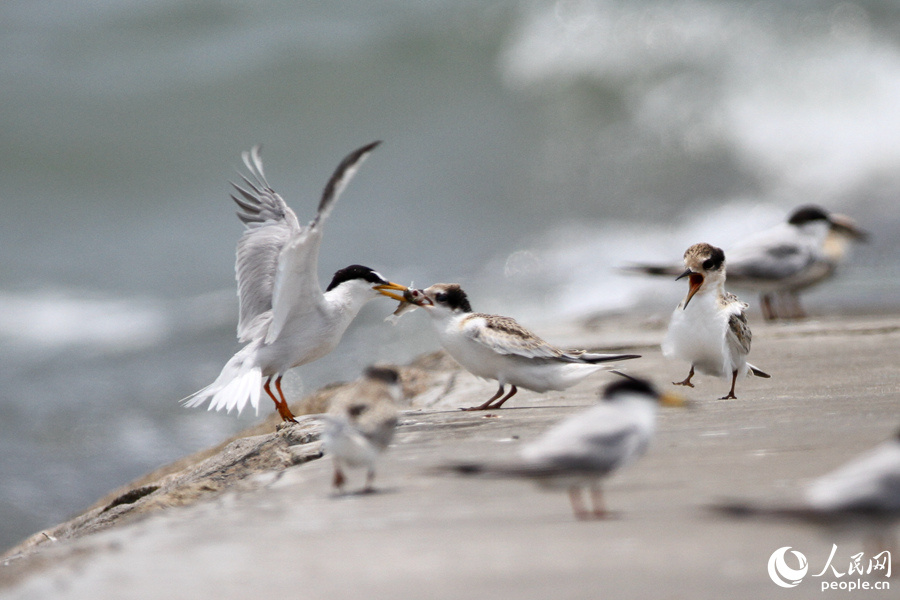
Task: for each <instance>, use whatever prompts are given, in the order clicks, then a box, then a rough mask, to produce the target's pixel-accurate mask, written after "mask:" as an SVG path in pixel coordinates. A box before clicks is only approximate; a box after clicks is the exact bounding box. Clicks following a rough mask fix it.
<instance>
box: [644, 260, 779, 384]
mask: <svg viewBox="0 0 900 600" xmlns="http://www.w3.org/2000/svg"><path fill="white" fill-rule="evenodd" d="M684 266H685V267H686V269H685V271H684V272H683V273H682V274H681V275H679V276H678V277H677V278H676V279H681V278H682V277H688V278H689V279H688V280H689V282H690V284H689V288H688V293H687V296H685V298H684V300H682V301H681V303H680V304H679V305H678V307H677V308H676V309H675V312H673V313H672V319H671V321H670V322H669V330H668V332H667V333H666V337H665V339H664V340H663V343H662V351H663V354H664V355H665V356H666V357H668V358H674V359H681V360H686V361H688V362H690V363H691V370H690V373H688V376H687V378H685V379H684V381H679V382H675V385H685V386H688V387H694V384H693V383H691V378H692V377H693V376H694V370H695V369H696V370H698V371H700V372H701V373H705V374H707V375H712V376H714V377H727V376H729V375H731V390H730V391H729V392H728V395H727V396H724V397H723V398H720V399H721V400H727V399H730V398H735V395H734V386H735V382H737V378H738V376H739V375H740V376H745V375H747V373H748V372H750V373H753V374H754V375H756V376H757V377H766V378H768V377H769V375H768V374H767V373H764V372H762V371H760V370H759V369H757V368H756V367H754V366H753V365H751V364H749V363H748V362H747V354H748V353H749V352H750V338H751V335H750V327H749V326H748V325H747V317H746V316H745V315H744V310H745V309H746V308H747V305H746V304H745V303H743V302H741V301H740V300H738V297H737V296H735V295H734V294H730V293H728V292H726V291H725V253H724V252H722V250H721V249H720V248H716V247H715V246H710V245H709V244H694V245H693V246H691V247H690V248H688V249H687V251H685V253H684Z"/></svg>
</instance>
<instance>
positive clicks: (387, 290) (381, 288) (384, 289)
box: [372, 281, 409, 302]
mask: <svg viewBox="0 0 900 600" xmlns="http://www.w3.org/2000/svg"><path fill="white" fill-rule="evenodd" d="M372 289H373V290H377V291H378V293H379V294H383V295H385V296H387V297H388V298H393V299H394V300H399V301H400V302H403V301H404V300H406V298H404V297H403V296H401V295H400V294H395V293H394V292H393V291H391V290H394V291H397V292H406V290H408V289H409V288H407V287H406V286H405V285H400V284H399V283H392V282H390V281H389V282H387V283H382V284H379V285H375V286H372Z"/></svg>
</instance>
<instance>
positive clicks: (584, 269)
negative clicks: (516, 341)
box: [476, 199, 787, 324]
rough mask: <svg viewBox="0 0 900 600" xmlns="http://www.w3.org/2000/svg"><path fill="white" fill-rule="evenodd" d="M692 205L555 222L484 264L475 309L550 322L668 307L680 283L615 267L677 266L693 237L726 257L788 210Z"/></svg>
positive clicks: (740, 202) (749, 204)
mask: <svg viewBox="0 0 900 600" xmlns="http://www.w3.org/2000/svg"><path fill="white" fill-rule="evenodd" d="M695 208H696V209H697V210H694V211H688V212H687V213H686V215H687V216H685V217H682V219H681V220H679V221H677V222H674V223H671V224H651V223H636V222H625V221H612V222H609V221H608V222H593V223H589V222H588V223H585V222H580V223H567V224H562V225H559V226H557V227H555V228H553V229H552V230H550V231H548V232H547V233H545V234H544V235H542V236H541V237H540V238H539V239H537V240H535V242H534V243H533V244H531V245H530V246H528V247H527V248H519V249H517V250H515V251H513V252H510V253H507V254H504V255H502V256H499V257H498V258H497V259H495V260H494V261H492V262H490V263H489V264H488V265H487V267H486V269H485V271H484V274H483V276H482V277H481V279H480V281H479V285H478V288H479V291H480V292H481V293H482V294H483V295H484V298H483V306H479V307H476V308H477V309H478V310H486V311H488V312H503V313H505V314H514V315H516V316H517V317H519V318H522V319H523V320H524V321H525V322H528V323H531V324H539V323H548V324H554V323H559V322H565V321H571V320H578V319H582V318H586V317H590V316H593V315H596V314H598V313H613V312H620V311H627V310H630V309H634V308H644V309H647V308H649V309H659V308H666V307H670V306H671V307H674V306H675V304H677V302H678V301H679V300H680V298H681V297H682V296H683V294H684V286H683V285H681V284H680V283H676V282H675V281H673V280H671V279H667V278H661V277H646V276H640V275H636V274H632V273H628V272H625V271H623V270H622V267H626V266H627V265H629V264H633V263H652V264H663V265H666V264H674V265H679V264H680V263H681V260H682V256H683V254H684V251H685V249H687V247H688V246H690V245H691V244H694V243H697V242H708V243H711V244H713V245H716V246H720V247H722V248H725V249H726V261H727V254H728V252H727V248H728V247H729V245H731V244H733V243H734V242H735V241H737V240H739V239H741V238H743V237H745V236H747V235H750V234H752V233H755V232H757V231H760V230H762V229H765V228H767V227H771V226H774V225H775V224H777V223H779V222H781V221H783V220H784V218H785V214H786V212H787V210H786V209H785V208H784V207H780V206H777V205H773V204H766V203H760V202H754V201H752V200H749V199H734V200H732V201H727V202H722V203H720V204H717V205H716V206H714V207H712V206H706V207H702V206H700V205H698V206H697V207H695ZM501 273H502V276H501V275H500V274H501ZM482 290H484V291H482Z"/></svg>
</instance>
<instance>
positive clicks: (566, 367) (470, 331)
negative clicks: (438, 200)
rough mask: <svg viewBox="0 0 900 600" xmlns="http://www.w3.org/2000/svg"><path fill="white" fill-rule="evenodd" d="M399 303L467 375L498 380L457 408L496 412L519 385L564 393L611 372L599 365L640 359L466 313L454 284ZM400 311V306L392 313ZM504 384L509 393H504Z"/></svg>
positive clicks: (464, 301)
mask: <svg viewBox="0 0 900 600" xmlns="http://www.w3.org/2000/svg"><path fill="white" fill-rule="evenodd" d="M403 302H405V303H407V304H408V303H412V304H416V305H417V306H421V307H423V308H424V309H425V312H427V313H428V315H429V316H430V317H431V322H432V324H433V325H434V327H435V330H436V331H437V334H438V338H439V339H440V342H441V345H442V346H443V347H444V350H446V351H447V353H448V354H449V355H450V356H452V357H453V358H454V359H455V360H456V361H457V362H458V363H459V364H460V365H462V366H463V367H464V368H465V369H466V370H467V371H469V372H470V373H472V374H473V375H475V376H477V377H483V378H485V379H496V380H497V381H498V382H499V384H500V387H499V388H498V389H497V393H496V394H494V395H493V396H492V397H491V398H490V399H488V400H487V401H486V402H484V403H483V404H480V405H478V406H473V407H470V408H464V409H462V410H490V409H495V408H500V407H501V406H502V405H503V403H504V402H506V401H507V400H509V399H510V398H512V397H513V396H514V395H515V394H516V392H517V391H518V388H519V387H523V388H525V389H529V390H532V391H534V392H546V391H548V390H564V389H566V388H569V387H571V386H573V385H575V384H576V383H578V382H579V381H581V380H582V379H584V378H585V377H587V376H588V375H590V374H592V373H596V372H597V371H600V370H603V369H606V370H609V369H611V368H612V367H611V366H608V365H605V364H601V363H608V362H612V361H619V360H627V359H631V358H640V355H637V354H597V353H593V352H586V351H584V350H563V349H560V348H557V347H556V346H554V345H552V344H550V343H548V342H545V341H544V340H542V339H541V338H539V337H538V336H537V335H535V334H534V333H532V332H531V331H529V330H527V329H525V328H524V327H522V326H521V325H519V323H518V322H516V321H515V320H514V319H512V318H510V317H502V316H499V315H489V314H485V313H476V312H472V307H471V306H470V304H469V299H468V297H467V296H466V293H465V292H464V291H463V290H462V288H461V287H460V286H459V285H458V284H455V283H438V284H435V285H433V286H431V287H429V288H426V289H424V290H414V291H412V292H407V293H405V294H404V300H403ZM404 308H405V304H401V305H400V307H399V308H398V311H399V310H401V309H404ZM507 384H508V385H509V386H510V390H509V393H507V394H506V395H504V392H505V386H506V385H507Z"/></svg>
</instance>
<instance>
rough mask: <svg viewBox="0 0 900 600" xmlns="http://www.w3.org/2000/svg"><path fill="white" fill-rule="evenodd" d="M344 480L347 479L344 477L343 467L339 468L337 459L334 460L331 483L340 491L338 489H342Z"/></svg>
mask: <svg viewBox="0 0 900 600" xmlns="http://www.w3.org/2000/svg"><path fill="white" fill-rule="evenodd" d="M346 481H347V478H346V477H344V471H343V469H341V466H340V465H339V464H338V463H337V461H335V463H334V478H332V480H331V485H333V486H334V488H335V489H336V490H337V491H339V492H340V491H343V489H344V483H345V482H346Z"/></svg>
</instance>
